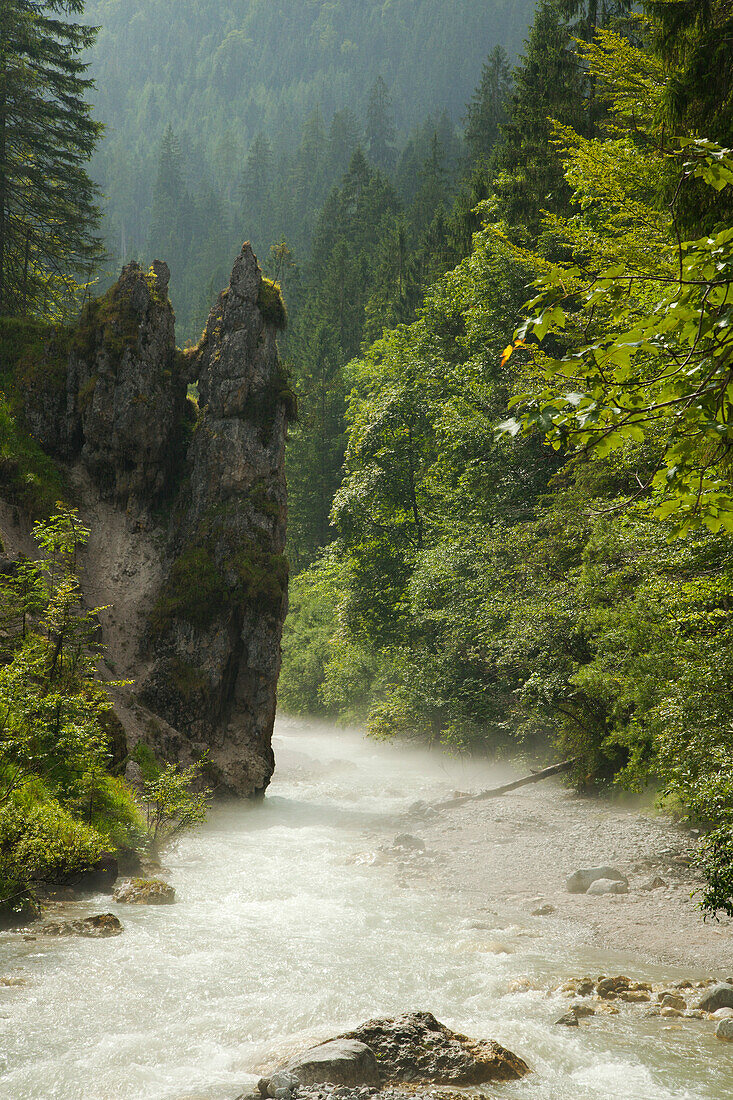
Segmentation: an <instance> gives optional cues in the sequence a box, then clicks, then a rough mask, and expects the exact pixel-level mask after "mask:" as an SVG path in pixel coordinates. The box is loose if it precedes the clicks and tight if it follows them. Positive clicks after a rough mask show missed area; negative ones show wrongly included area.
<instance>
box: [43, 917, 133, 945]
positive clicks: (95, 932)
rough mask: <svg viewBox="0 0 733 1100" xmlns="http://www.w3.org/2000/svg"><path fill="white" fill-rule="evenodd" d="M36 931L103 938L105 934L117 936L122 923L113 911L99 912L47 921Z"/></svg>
mask: <svg viewBox="0 0 733 1100" xmlns="http://www.w3.org/2000/svg"><path fill="white" fill-rule="evenodd" d="M38 931H39V932H41V933H43V934H44V935H46V936H89V937H92V938H94V939H104V938H106V937H107V936H119V935H120V933H121V932H122V924H121V923H120V921H119V920H118V919H117V917H116V916H115V915H114V913H99V914H97V915H95V916H93V917H83V918H81V919H80V920H69V921H49V922H48V923H47V924H42V925H41V926H40V927H39V928H38Z"/></svg>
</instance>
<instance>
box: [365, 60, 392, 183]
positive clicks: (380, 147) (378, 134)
mask: <svg viewBox="0 0 733 1100" xmlns="http://www.w3.org/2000/svg"><path fill="white" fill-rule="evenodd" d="M396 137H397V131H396V130H395V123H394V111H393V109H392V99H391V96H390V94H389V89H388V88H387V85H386V84H385V82H384V80H383V79H382V77H381V76H378V77H377V79H376V80H375V81H374V84H373V86H372V90H371V94H370V96H369V103H368V105H367V113H366V145H367V150H368V152H369V157H370V159H371V161H372V164H374V165H376V167H377V168H381V169H382V170H383V171H385V172H386V171H390V170H391V169H392V168H394V163H395V139H396Z"/></svg>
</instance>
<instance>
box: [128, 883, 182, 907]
mask: <svg viewBox="0 0 733 1100" xmlns="http://www.w3.org/2000/svg"><path fill="white" fill-rule="evenodd" d="M112 900H113V901H116V902H118V903H120V904H123V905H172V904H173V902H174V901H175V900H176V891H175V889H174V888H173V887H172V886H171V885H170V883H169V882H164V881H163V879H144V878H134V879H127V880H125V881H124V882H121V883H120V885H119V886H118V887H117V888H116V889H115V892H114V894H113V896H112Z"/></svg>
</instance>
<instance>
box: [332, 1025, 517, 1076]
mask: <svg viewBox="0 0 733 1100" xmlns="http://www.w3.org/2000/svg"><path fill="white" fill-rule="evenodd" d="M341 1038H344V1039H356V1040H358V1041H359V1042H361V1043H365V1044H366V1045H367V1046H368V1047H371V1049H372V1050H373V1051H374V1054H375V1056H376V1059H377V1064H378V1065H379V1070H380V1073H381V1075H382V1078H383V1080H387V1081H392V1082H394V1081H403V1082H410V1083H413V1084H421V1083H422V1084H436V1085H446V1084H451V1085H480V1084H484V1083H486V1082H489V1081H514V1080H517V1079H519V1078H520V1077H523V1076H524V1075H525V1074H526V1073H529V1066H528V1065H527V1064H526V1062H524V1061H523V1060H522V1059H521V1058H519V1057H518V1056H517V1055H516V1054H512V1052H511V1051H509V1050H506V1049H505V1048H504V1047H502V1046H500V1045H499V1043H495V1042H493V1041H491V1040H476V1039H469V1038H468V1037H467V1036H465V1035H460V1034H459V1033H457V1032H454V1031H451V1030H450V1028H447V1027H446V1026H445V1025H444V1024H441V1023H439V1022H438V1020H436V1019H435V1017H434V1016H433V1015H432V1013H430V1012H413V1013H409V1014H407V1015H405V1016H398V1017H396V1018H386V1019H376V1020H369V1021H368V1022H367V1023H365V1024H362V1025H361V1027H358V1028H357V1029H356V1030H355V1031H352V1032H348V1033H347V1034H346V1035H344V1036H342V1037H341Z"/></svg>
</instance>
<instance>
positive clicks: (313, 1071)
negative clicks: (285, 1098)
mask: <svg viewBox="0 0 733 1100" xmlns="http://www.w3.org/2000/svg"><path fill="white" fill-rule="evenodd" d="M284 1069H285V1072H286V1073H287V1074H291V1075H292V1076H293V1077H295V1078H296V1080H297V1081H298V1083H299V1084H301V1085H314V1084H321V1083H324V1082H328V1083H330V1084H333V1085H378V1084H379V1082H380V1073H379V1067H378V1065H377V1059H376V1057H375V1053H374V1051H373V1050H372V1048H371V1047H370V1046H368V1045H367V1044H366V1043H363V1042H359V1041H358V1040H356V1039H332V1040H331V1041H330V1042H328V1043H321V1044H320V1045H319V1046H317V1047H312V1048H311V1049H310V1050H308V1051H306V1052H305V1053H304V1054H302V1055H301V1056H300V1057H299V1058H295V1059H294V1060H293V1061H291V1062H289V1063H288V1064H287V1066H285V1067H284ZM276 1079H277V1075H276V1076H275V1077H273V1078H270V1082H269V1089H268V1092H267V1095H268V1096H273V1095H274V1096H277V1092H275V1093H273V1092H272V1091H271V1089H272V1084H273V1081H276ZM276 1088H277V1085H276ZM278 1100H280V1098H279V1097H278Z"/></svg>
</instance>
